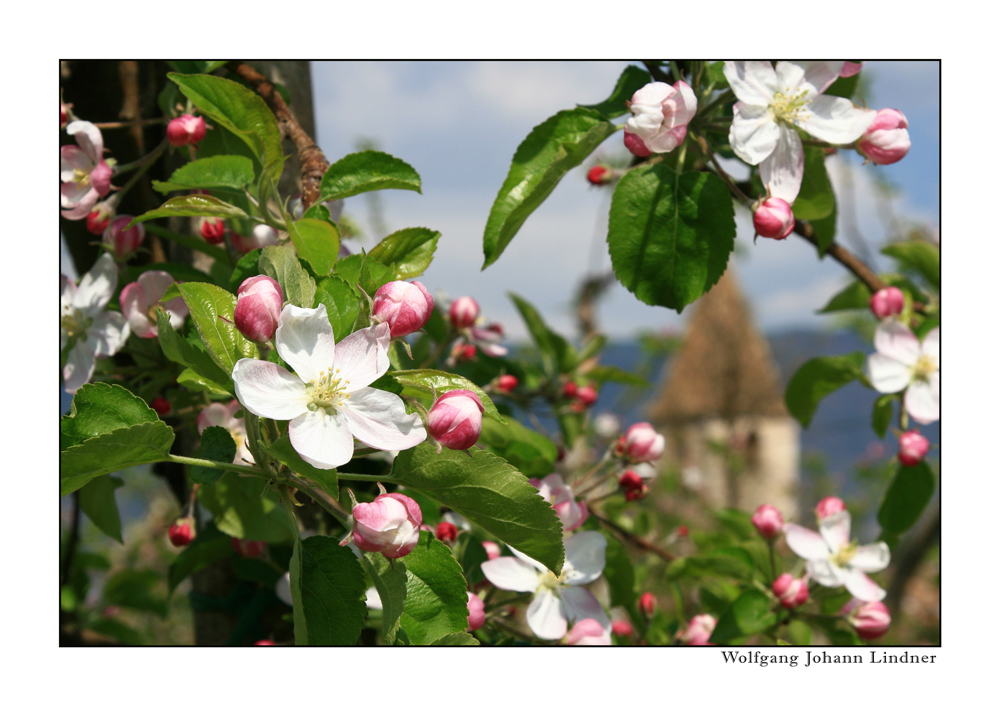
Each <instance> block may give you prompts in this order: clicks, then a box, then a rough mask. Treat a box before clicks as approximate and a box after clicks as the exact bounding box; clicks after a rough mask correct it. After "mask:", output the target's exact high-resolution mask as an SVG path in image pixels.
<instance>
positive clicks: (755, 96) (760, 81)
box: [722, 61, 781, 164]
mask: <svg viewBox="0 0 1000 706" xmlns="http://www.w3.org/2000/svg"><path fill="white" fill-rule="evenodd" d="M722 73H723V74H724V75H725V77H726V80H727V81H729V86H730V87H731V88H732V89H733V93H735V94H736V97H737V98H739V99H740V100H741V101H743V102H744V103H749V104H751V105H760V106H767V105H770V104H771V101H772V100H773V99H774V94H775V93H777V92H778V91H779V90H781V89H780V88H779V87H778V76H777V74H776V73H775V72H774V67H773V66H771V62H770V61H727V62H725V63H724V64H723V65H722ZM755 164H756V162H755Z"/></svg>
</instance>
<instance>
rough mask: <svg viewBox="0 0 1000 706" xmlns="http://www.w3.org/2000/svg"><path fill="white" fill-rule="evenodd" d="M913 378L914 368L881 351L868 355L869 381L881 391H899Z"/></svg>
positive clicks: (884, 392)
mask: <svg viewBox="0 0 1000 706" xmlns="http://www.w3.org/2000/svg"><path fill="white" fill-rule="evenodd" d="M912 379H913V368H912V367H911V366H910V365H907V364H906V363H901V362H899V361H898V360H896V359H895V358H890V357H889V356H887V355H882V354H881V353H873V354H871V355H870V356H868V381H869V382H870V383H871V384H872V387H874V388H875V389H876V390H878V391H879V392H881V393H883V394H886V393H891V392H899V391H900V390H902V389H904V388H905V387H906V386H907V385H909V384H910V381H911V380H912Z"/></svg>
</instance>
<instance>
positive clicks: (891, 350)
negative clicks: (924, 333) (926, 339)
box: [875, 318, 920, 366]
mask: <svg viewBox="0 0 1000 706" xmlns="http://www.w3.org/2000/svg"><path fill="white" fill-rule="evenodd" d="M875 350H877V351H878V352H879V353H881V354H882V355H885V356H888V357H890V358H893V359H894V360H898V361H899V362H900V363H905V364H906V365H910V366H912V365H916V363H917V360H918V359H919V358H920V341H919V340H917V336H916V334H915V333H913V331H911V330H910V327H909V326H907V325H906V324H904V323H903V322H901V321H900V320H899V319H895V318H889V319H885V320H883V321H882V322H881V323H880V324H879V325H878V328H876V329H875Z"/></svg>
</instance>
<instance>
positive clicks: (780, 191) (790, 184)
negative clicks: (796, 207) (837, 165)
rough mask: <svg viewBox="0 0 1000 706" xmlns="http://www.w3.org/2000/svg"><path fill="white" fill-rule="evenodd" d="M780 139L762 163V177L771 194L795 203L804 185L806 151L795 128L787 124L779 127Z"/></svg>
mask: <svg viewBox="0 0 1000 706" xmlns="http://www.w3.org/2000/svg"><path fill="white" fill-rule="evenodd" d="M778 132H779V139H778V143H777V145H775V147H774V151H773V152H771V155H770V156H769V157H768V158H767V159H765V160H764V161H763V162H761V163H760V179H761V181H762V182H764V185H765V186H767V187H769V188H770V190H771V196H776V197H777V198H779V199H784V200H785V201H787V202H788V203H794V202H795V199H796V197H798V195H799V189H800V188H801V187H802V176H803V174H804V173H805V152H803V151H802V140H801V139H800V138H799V135H798V133H797V132H795V130H793V129H792V128H790V127H786V126H785V125H781V126H779V128H778Z"/></svg>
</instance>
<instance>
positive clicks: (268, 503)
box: [198, 473, 291, 543]
mask: <svg viewBox="0 0 1000 706" xmlns="http://www.w3.org/2000/svg"><path fill="white" fill-rule="evenodd" d="M198 498H199V500H201V503H202V504H203V505H204V506H205V507H206V508H208V509H209V511H210V512H211V513H212V515H213V516H214V517H215V525H216V526H217V527H218V528H219V529H220V530H222V531H223V532H225V533H226V534H228V535H229V536H230V537H236V538H237V539H250V540H253V541H257V542H273V543H281V542H287V541H289V540H290V539H291V535H290V533H289V527H288V518H287V517H286V515H285V511H284V510H283V509H282V508H281V506H280V504H279V500H278V496H277V494H276V493H275V492H274V491H273V490H270V489H269V488H268V482H267V481H266V480H264V479H263V478H246V477H241V476H238V475H236V474H235V473H227V474H226V475H224V476H223V477H222V478H220V479H219V480H218V482H216V483H214V484H213V485H209V486H200V487H199V488H198Z"/></svg>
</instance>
